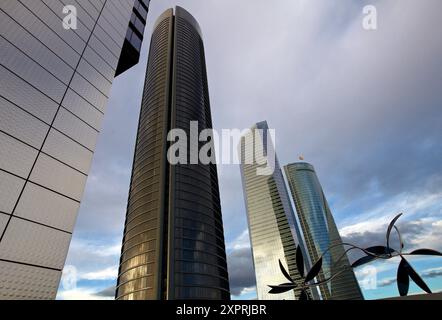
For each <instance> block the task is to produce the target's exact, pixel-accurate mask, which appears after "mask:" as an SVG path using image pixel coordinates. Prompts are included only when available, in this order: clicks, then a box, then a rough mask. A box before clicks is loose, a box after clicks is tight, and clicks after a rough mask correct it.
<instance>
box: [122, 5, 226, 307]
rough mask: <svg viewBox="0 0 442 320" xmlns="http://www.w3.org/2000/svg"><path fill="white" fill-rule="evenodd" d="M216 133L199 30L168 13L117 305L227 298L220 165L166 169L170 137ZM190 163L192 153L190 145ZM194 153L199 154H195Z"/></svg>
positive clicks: (149, 88) (147, 97) (149, 90)
mask: <svg viewBox="0 0 442 320" xmlns="http://www.w3.org/2000/svg"><path fill="white" fill-rule="evenodd" d="M191 121H198V127H199V131H201V130H204V129H208V128H212V119H211V111H210V103H209V92H208V87H207V75H206V63H205V55H204V46H203V40H202V35H201V30H200V27H199V25H198V23H197V21H196V20H195V19H194V18H193V17H192V16H191V15H190V14H189V13H188V12H187V11H185V10H184V9H182V8H180V7H176V10H175V15H174V12H173V9H169V10H167V11H165V12H164V13H163V14H162V15H161V16H160V17H159V18H158V20H157V22H156V24H155V26H154V31H153V34H152V39H151V44H150V52H149V61H148V66H147V72H146V80H145V85H144V94H143V100H142V104H141V112H140V119H139V126H138V135H137V140H136V147H135V156H134V163H133V169H132V178H131V185H130V191H129V199H128V206H127V215H126V225H125V230H124V238H123V247H122V253H121V259H120V269H119V276H118V284H117V291H116V298H117V299H136V300H147V299H229V298H230V293H229V283H228V274H227V264H226V253H225V245H224V233H223V224H222V218H221V206H220V198H219V188H218V177H217V169H216V165H215V164H208V165H204V164H202V163H201V162H199V161H198V162H197V164H184V163H181V164H176V165H173V164H171V163H169V161H168V159H167V152H168V147H169V143H168V142H167V135H168V132H169V131H170V130H171V129H181V130H183V131H184V132H185V133H186V134H187V137H189V134H190V131H191V125H190V122H191ZM186 148H187V156H186V157H187V158H188V157H189V156H190V157H192V156H194V155H195V152H198V150H195V149H194V148H193V147H191V146H190V145H188V146H187V147H186ZM196 155H197V154H196Z"/></svg>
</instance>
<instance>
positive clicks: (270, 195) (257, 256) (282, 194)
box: [239, 121, 301, 300]
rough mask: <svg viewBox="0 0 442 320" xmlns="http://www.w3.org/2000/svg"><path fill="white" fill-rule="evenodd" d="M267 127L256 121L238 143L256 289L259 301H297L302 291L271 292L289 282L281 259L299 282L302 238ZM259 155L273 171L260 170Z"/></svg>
mask: <svg viewBox="0 0 442 320" xmlns="http://www.w3.org/2000/svg"><path fill="white" fill-rule="evenodd" d="M267 130H268V125H267V122H265V121H264V122H259V123H257V124H256V125H254V126H253V127H252V128H251V129H250V131H249V132H248V133H246V134H245V135H244V136H243V137H242V138H241V141H240V145H239V155H240V160H241V165H240V168H241V178H242V183H243V190H244V198H245V204H246V209H247V217H248V225H249V235H250V241H251V245H252V253H253V262H254V267H255V275H256V287H257V288H256V289H257V294H258V299H259V300H275V299H286V300H294V299H297V297H298V295H299V291H296V292H294V291H289V292H286V293H283V294H277V295H274V294H269V293H268V291H269V287H268V285H277V284H280V283H285V282H287V280H286V279H285V278H284V276H283V275H282V274H281V271H280V269H279V263H278V260H279V259H280V260H281V261H282V263H283V264H284V266H285V267H286V268H288V271H289V273H290V275H291V277H292V278H293V279H294V280H295V281H300V275H299V272H298V270H297V268H296V246H297V244H299V242H300V241H301V237H300V233H299V230H298V229H297V226H296V223H295V220H294V213H293V209H292V207H291V204H290V200H289V195H288V192H287V189H286V186H285V183H284V178H283V176H282V172H281V169H280V167H279V163H278V159H277V157H276V154H275V150H274V146H273V143H272V142H271V140H270V139H267V138H268V134H269V133H268V131H267ZM256 154H261V155H263V156H264V158H265V159H267V161H268V164H270V167H271V168H270V170H268V171H267V172H265V171H264V172H259V171H257V170H258V169H259V168H261V169H262V167H263V165H262V162H261V161H260V159H257V158H256V157H255V155H256ZM264 166H265V165H264ZM262 173H266V174H262Z"/></svg>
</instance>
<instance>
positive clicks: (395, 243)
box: [342, 220, 442, 261]
mask: <svg viewBox="0 0 442 320" xmlns="http://www.w3.org/2000/svg"><path fill="white" fill-rule="evenodd" d="M397 227H398V229H399V231H400V233H401V236H402V239H403V242H404V244H405V248H404V250H405V251H406V252H410V251H412V250H414V249H417V248H431V249H434V250H441V249H442V238H441V237H440V235H441V234H442V230H440V228H438V227H437V226H432V224H431V222H428V221H425V220H416V221H404V222H398V223H397ZM386 230H387V225H385V227H384V228H380V230H377V231H365V232H358V233H350V234H348V235H346V236H343V237H342V241H343V242H346V243H351V244H354V245H356V246H359V247H362V248H367V247H371V246H377V245H384V246H385V245H386ZM433 239H438V240H436V241H434V240H433ZM423 241H424V242H423ZM422 242H423V243H422ZM390 246H391V247H393V248H399V247H400V245H399V238H398V236H397V234H396V233H395V231H394V230H393V231H392V233H391V242H390ZM359 257H361V253H360V252H359V251H356V250H355V251H350V253H349V259H350V260H351V261H355V260H356V259H357V258H359Z"/></svg>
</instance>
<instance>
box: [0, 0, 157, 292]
mask: <svg viewBox="0 0 442 320" xmlns="http://www.w3.org/2000/svg"><path fill="white" fill-rule="evenodd" d="M148 6H149V0H135V2H134V0H121V1H111V0H94V1H88V0H2V1H0V36H1V37H0V70H1V71H0V72H1V74H0V299H51V298H55V296H56V292H57V288H58V283H59V281H60V276H61V273H62V272H61V271H62V269H63V266H64V262H65V259H66V254H67V251H68V247H69V243H70V239H71V235H72V232H73V228H74V224H75V220H76V216H77V211H78V208H79V205H80V200H81V197H82V194H83V190H84V185H85V183H86V179H87V176H88V173H89V168H90V164H91V161H92V156H93V152H94V149H95V142H96V139H97V135H98V133H99V131H100V127H101V121H102V119H103V115H104V112H105V110H106V102H107V100H108V97H109V92H110V89H111V85H112V81H113V79H114V77H115V75H116V74H120V73H121V72H123V71H125V70H127V69H128V68H130V67H131V66H133V65H134V64H136V63H137V62H138V58H139V51H140V47H141V41H142V38H143V32H144V25H145V22H146V15H147V11H148Z"/></svg>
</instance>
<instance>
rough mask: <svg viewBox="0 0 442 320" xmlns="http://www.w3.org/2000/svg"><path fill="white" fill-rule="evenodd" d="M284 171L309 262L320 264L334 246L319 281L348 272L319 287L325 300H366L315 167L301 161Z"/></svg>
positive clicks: (288, 166)
mask: <svg viewBox="0 0 442 320" xmlns="http://www.w3.org/2000/svg"><path fill="white" fill-rule="evenodd" d="M284 170H285V174H286V176H287V180H288V184H289V186H290V190H291V194H292V197H293V201H294V203H295V206H296V211H297V214H298V217H299V221H300V223H301V227H302V231H303V234H304V238H305V242H306V248H307V251H308V254H309V256H310V259H311V260H312V261H313V262H315V261H317V260H318V259H319V257H320V256H321V254H323V253H324V252H325V251H326V250H327V249H328V248H329V247H331V249H330V251H329V252H328V253H327V254H326V255H325V256H324V257H323V262H322V271H321V272H320V273H319V275H318V280H319V281H322V280H324V279H327V278H329V277H330V276H331V275H333V274H337V273H338V272H341V270H345V271H343V272H342V273H340V275H339V276H337V277H336V278H333V279H332V280H331V281H329V282H327V283H325V284H322V285H320V287H319V289H320V293H321V296H322V299H335V300H350V299H355V300H356V299H357V300H360V299H363V295H362V292H361V289H360V287H359V284H358V281H357V280H356V277H355V274H354V272H353V270H351V269H350V268H348V266H349V261H348V258H347V255H346V254H345V252H344V246H343V245H342V240H341V237H340V236H339V232H338V228H337V227H336V224H335V221H334V219H333V216H332V214H331V211H330V208H329V206H328V203H327V200H326V199H325V196H324V192H323V191H322V187H321V184H320V183H319V180H318V177H317V176H316V173H315V170H314V168H313V166H312V165H311V164H309V163H305V162H298V163H292V164H289V165H286V166H285V167H284ZM340 258H341V259H340ZM339 259H340V260H339Z"/></svg>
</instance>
